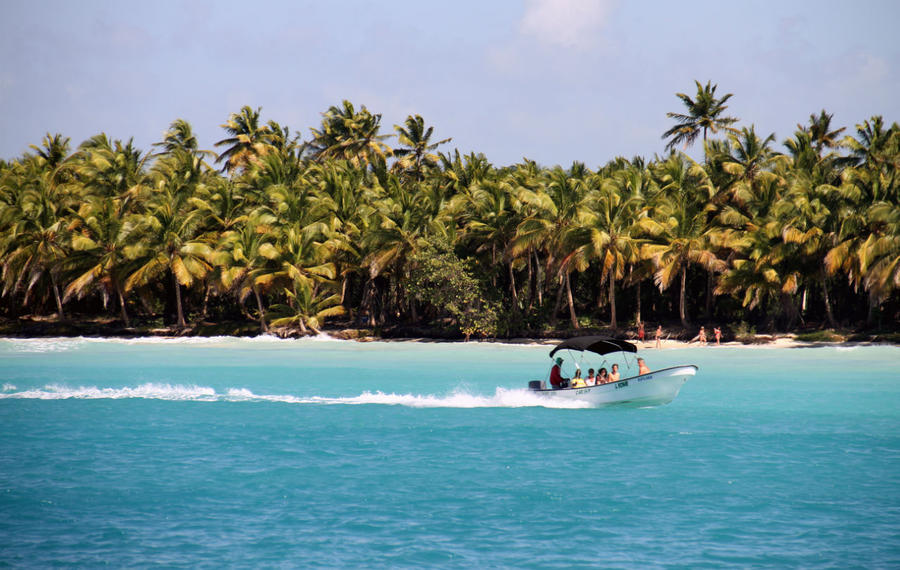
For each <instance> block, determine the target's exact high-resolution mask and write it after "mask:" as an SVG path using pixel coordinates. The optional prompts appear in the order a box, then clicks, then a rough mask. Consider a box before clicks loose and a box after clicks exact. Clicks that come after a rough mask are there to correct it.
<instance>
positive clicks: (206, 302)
mask: <svg viewBox="0 0 900 570" xmlns="http://www.w3.org/2000/svg"><path fill="white" fill-rule="evenodd" d="M211 289H212V283H210V282H208V281H207V283H206V287H204V291H203V308H202V309H201V311H200V320H201V321H205V320H206V315H207V313H208V312H209V292H210V290H211Z"/></svg>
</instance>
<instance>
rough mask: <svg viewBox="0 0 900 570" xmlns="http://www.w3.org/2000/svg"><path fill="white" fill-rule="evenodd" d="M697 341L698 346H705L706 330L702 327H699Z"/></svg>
mask: <svg viewBox="0 0 900 570" xmlns="http://www.w3.org/2000/svg"><path fill="white" fill-rule="evenodd" d="M697 340H698V341H699V342H700V344H706V329H705V328H704V327H700V333H699V334H698V335H697Z"/></svg>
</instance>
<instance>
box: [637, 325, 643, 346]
mask: <svg viewBox="0 0 900 570" xmlns="http://www.w3.org/2000/svg"><path fill="white" fill-rule="evenodd" d="M638 340H639V341H641V342H644V323H643V322H640V323H638Z"/></svg>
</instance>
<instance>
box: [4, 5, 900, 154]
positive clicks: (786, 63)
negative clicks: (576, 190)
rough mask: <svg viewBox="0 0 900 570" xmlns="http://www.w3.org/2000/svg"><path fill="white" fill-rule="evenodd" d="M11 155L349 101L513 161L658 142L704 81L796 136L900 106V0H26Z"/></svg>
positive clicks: (217, 135)
mask: <svg viewBox="0 0 900 570" xmlns="http://www.w3.org/2000/svg"><path fill="white" fill-rule="evenodd" d="M3 11H4V18H3V20H2V21H0V56H2V59H0V61H2V63H0V108H2V113H3V120H2V128H0V157H2V158H6V159H11V158H15V157H17V156H20V155H21V154H22V153H23V152H25V151H26V150H28V145H29V144H38V143H39V142H40V140H41V138H42V137H43V135H44V133H46V132H51V133H56V132H59V133H62V134H63V135H65V136H68V137H70V138H71V139H72V144H73V146H75V145H77V144H78V143H80V142H81V141H83V140H85V139H86V138H88V137H90V136H92V135H94V134H97V133H99V132H101V131H102V132H106V133H107V134H108V135H109V136H110V137H113V138H120V139H128V138H130V137H134V140H135V143H136V144H137V145H138V146H139V147H140V148H142V149H145V150H147V149H149V148H150V145H151V144H152V143H153V142H155V141H158V140H159V139H160V138H161V136H162V133H163V132H164V131H165V130H166V128H167V127H168V125H169V124H170V123H171V122H172V121H173V120H175V119H177V118H184V119H187V120H188V121H189V122H190V123H191V124H192V125H193V127H194V130H195V132H196V133H197V134H198V137H199V139H200V142H201V145H202V146H203V147H204V148H210V149H211V148H213V143H214V142H215V141H217V140H220V139H222V138H224V133H223V131H222V130H221V128H220V125H221V124H222V123H224V122H225V121H226V120H227V119H228V116H229V114H230V113H232V112H236V111H238V110H239V109H240V108H241V106H243V105H250V106H252V107H254V108H255V107H262V118H263V119H264V120H269V119H274V120H276V121H278V122H279V123H281V124H282V125H289V126H290V127H291V129H293V130H298V131H300V132H301V133H302V135H303V137H304V139H308V138H309V128H310V127H314V126H318V124H319V122H320V120H321V113H322V112H324V111H325V110H327V109H328V107H329V106H331V105H337V104H339V103H340V102H341V101H342V100H343V99H348V100H350V101H352V102H353V103H354V104H355V105H356V106H357V107H359V106H361V105H366V106H367V107H368V108H369V109H370V110H372V111H373V112H377V113H381V114H382V125H383V129H382V132H383V133H390V132H393V125H394V124H400V123H402V121H403V119H404V118H405V117H406V116H407V115H408V114H411V113H418V114H421V115H422V116H423V117H424V118H425V120H426V122H427V123H429V124H430V125H433V126H434V127H435V137H436V138H447V137H453V141H452V142H451V143H450V144H449V145H447V146H446V147H443V148H444V149H445V150H452V148H459V149H460V151H462V152H469V151H473V150H474V151H477V152H483V153H484V154H485V155H486V156H487V158H488V159H489V160H490V161H491V162H492V163H494V164H495V165H498V166H499V165H506V164H512V163H515V162H518V161H519V160H521V159H522V158H523V157H527V158H530V159H533V160H537V161H538V162H539V163H541V164H543V165H547V166H549V165H553V164H563V165H566V166H567V165H569V164H571V162H572V161H573V160H579V161H583V162H585V163H587V165H588V166H590V167H595V166H597V165H600V164H604V163H605V162H606V161H608V160H609V159H611V158H613V157H615V156H617V155H622V156H626V157H631V156H633V155H643V156H646V157H652V156H653V154H654V153H658V152H662V150H663V146H664V145H665V142H664V141H663V140H661V139H660V136H661V134H662V133H663V131H665V130H666V129H668V128H669V127H670V126H671V125H672V122H671V120H669V119H668V118H666V116H665V114H666V112H667V111H681V110H682V108H681V103H680V102H679V101H678V99H676V97H675V93H676V92H686V93H688V94H691V95H693V93H695V91H696V88H695V86H694V80H695V79H697V80H700V81H701V82H704V83H705V82H706V81H707V80H712V82H713V83H716V84H718V86H719V90H718V93H719V94H724V93H733V94H734V96H733V97H732V99H731V101H730V102H729V109H728V112H729V114H731V115H733V116H736V117H739V118H740V119H741V122H740V125H750V124H755V125H756V129H757V132H758V133H761V134H763V135H765V134H768V133H770V132H774V133H775V134H776V137H777V140H778V141H779V147H780V142H781V141H782V140H784V139H785V138H786V137H788V136H790V135H791V133H792V132H793V131H794V129H795V125H796V124H797V123H798V122H803V123H805V122H806V121H807V119H808V117H809V115H810V114H811V113H817V112H818V111H819V110H821V109H823V108H824V109H826V110H827V111H828V112H829V113H833V114H834V123H835V124H836V125H838V126H846V127H848V131H852V127H853V126H854V125H855V124H857V123H860V122H862V121H863V120H865V119H867V118H869V117H870V116H872V115H876V114H880V115H883V116H884V117H885V120H886V121H887V122H889V123H890V122H893V121H900V96H898V93H900V39H898V37H900V36H898V34H897V33H896V30H895V28H896V24H897V22H900V3H898V2H894V1H891V0H885V1H861V2H859V3H851V2H846V1H842V2H836V1H818V2H811V1H805V0H797V1H793V2H784V3H782V2H774V1H772V2H763V1H754V2H724V1H719V2H707V1H692V0H691V1H685V2H624V1H616V0H593V1H589V0H526V1H511V0H481V1H468V0H460V1H456V2H426V1H392V2H374V1H372V2H366V1H351V0H346V1H340V2H328V1H319V2H304V1H299V0H293V1H292V0H284V1H260V2H256V3H247V2H240V3H238V2H224V1H223V2H204V1H191V2H176V1H168V0H163V1H161V2H143V3H134V2H99V1H91V0H85V1H82V2H68V1H36V0H31V1H27V0H7V1H6V2H4V10H3Z"/></svg>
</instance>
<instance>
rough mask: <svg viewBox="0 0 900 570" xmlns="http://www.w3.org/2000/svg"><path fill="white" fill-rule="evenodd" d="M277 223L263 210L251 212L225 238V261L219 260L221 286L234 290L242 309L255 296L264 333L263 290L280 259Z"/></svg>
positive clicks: (266, 328) (265, 328) (223, 250)
mask: <svg viewBox="0 0 900 570" xmlns="http://www.w3.org/2000/svg"><path fill="white" fill-rule="evenodd" d="M275 221H276V220H275V217H274V216H272V215H271V214H266V213H264V212H263V211H261V210H258V211H255V212H252V213H251V214H250V215H249V216H248V218H247V221H246V222H245V223H244V224H243V225H242V226H241V227H240V229H238V230H236V231H231V232H227V233H225V234H223V235H222V242H223V247H222V249H221V251H222V252H223V256H222V257H223V258H220V259H219V260H217V261H218V262H219V263H220V264H222V265H223V266H224V269H223V271H222V277H221V279H222V284H223V285H224V287H225V289H227V290H231V291H234V293H235V296H236V297H237V299H238V302H240V303H241V305H242V306H243V303H244V301H245V300H246V298H247V297H248V296H249V295H250V293H253V296H254V298H255V299H256V307H257V310H258V311H259V328H260V331H261V332H264V333H265V332H268V330H269V328H268V326H267V325H266V310H265V307H264V305H263V302H262V295H261V289H262V288H263V285H264V283H265V281H266V279H267V277H268V276H269V275H271V274H272V273H273V272H274V271H276V268H275V267H276V266H275V263H274V260H275V259H277V258H278V256H279V251H278V248H276V247H275V245H274V241H275V236H274V233H273V231H274V224H275Z"/></svg>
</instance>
